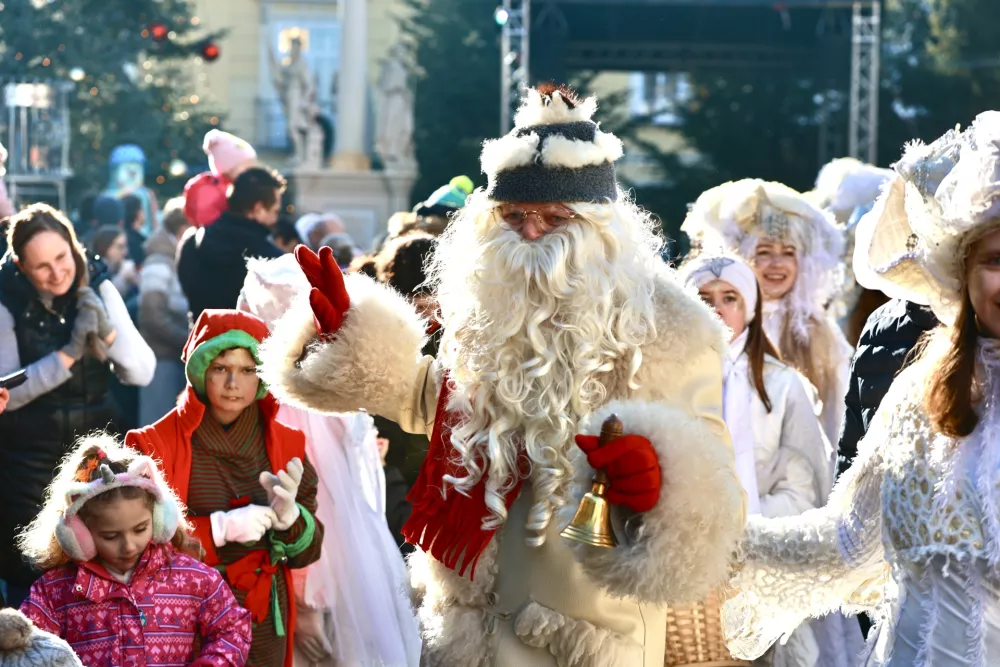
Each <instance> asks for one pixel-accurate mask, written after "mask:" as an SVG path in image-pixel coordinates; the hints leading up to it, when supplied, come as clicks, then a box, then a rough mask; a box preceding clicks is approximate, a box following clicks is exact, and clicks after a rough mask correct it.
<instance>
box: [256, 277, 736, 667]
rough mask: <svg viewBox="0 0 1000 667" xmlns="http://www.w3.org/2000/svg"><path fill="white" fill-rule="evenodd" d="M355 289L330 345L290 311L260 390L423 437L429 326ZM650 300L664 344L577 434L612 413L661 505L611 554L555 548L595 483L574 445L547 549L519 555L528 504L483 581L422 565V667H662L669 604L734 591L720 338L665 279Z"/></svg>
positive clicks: (380, 291) (486, 563)
mask: <svg viewBox="0 0 1000 667" xmlns="http://www.w3.org/2000/svg"><path fill="white" fill-rule="evenodd" d="M346 284H347V289H348V292H349V293H350V297H351V308H350V310H349V311H348V313H347V317H346V320H345V323H344V326H343V327H342V329H341V330H340V332H339V333H338V335H337V336H336V337H335V338H334V339H333V340H331V341H320V340H319V339H318V338H317V336H316V330H315V327H314V325H313V317H312V312H311V311H310V309H309V305H308V300H306V299H302V300H300V301H299V302H297V303H295V304H293V306H292V307H291V308H290V310H289V312H288V313H287V314H286V315H285V316H284V317H283V318H282V320H281V321H280V322H279V323H278V325H277V327H276V329H275V331H274V333H273V335H272V337H271V338H270V339H269V340H268V341H267V342H265V344H264V346H263V347H262V356H263V362H264V363H263V369H262V376H263V378H264V380H265V381H266V382H268V383H269V384H270V386H271V389H272V391H273V392H274V393H275V394H276V395H277V396H278V397H279V398H280V399H281V400H284V401H288V402H291V403H294V404H297V405H301V406H305V407H307V408H310V409H313V410H317V411H321V412H345V411H353V410H358V409H366V410H368V411H370V412H372V413H375V414H381V415H383V416H385V417H387V418H389V419H393V420H396V421H397V422H399V423H400V424H401V425H402V426H403V428H405V429H407V430H410V431H412V432H422V433H427V434H430V433H431V431H432V429H433V426H434V424H433V420H434V415H435V408H436V403H437V394H438V390H439V383H440V377H441V374H442V373H441V371H442V369H440V368H438V366H437V364H436V362H435V361H434V360H433V359H430V358H421V356H420V348H421V340H422V337H423V331H424V328H423V325H422V322H421V321H420V319H419V318H418V316H417V315H416V313H415V312H414V310H413V308H412V307H411V306H410V305H409V304H408V303H407V302H406V301H405V300H404V299H403V298H402V297H400V296H399V295H397V294H395V293H393V292H391V291H389V290H387V289H386V288H384V287H382V286H379V285H377V284H376V283H374V282H373V281H371V280H369V279H368V278H366V277H364V276H360V275H352V276H348V277H347V279H346ZM654 301H655V309H656V328H657V338H656V339H655V340H654V341H653V342H652V343H650V344H647V345H645V346H644V347H643V348H642V366H641V369H640V371H639V374H638V377H637V378H636V379H637V381H638V382H639V384H640V388H639V389H638V390H636V391H631V390H628V389H623V390H618V391H617V392H615V393H616V394H617V395H616V396H614V397H613V399H612V400H610V401H608V403H607V404H605V405H604V406H602V407H601V408H600V409H599V410H596V411H595V412H594V413H593V414H591V415H589V416H587V417H586V418H584V419H582V420H581V421H580V424H579V428H578V430H579V432H581V433H587V434H597V433H598V432H599V430H600V425H601V423H602V422H603V420H604V419H605V418H607V417H608V416H609V415H611V414H612V413H615V414H617V415H618V417H620V418H621V420H622V421H623V422H624V424H625V431H626V433H634V434H638V435H642V436H645V437H647V438H649V440H650V441H651V442H652V444H653V447H654V448H655V450H656V452H657V454H658V455H659V457H660V465H661V468H662V471H663V487H662V489H661V495H660V500H659V503H658V504H657V506H656V507H655V508H654V509H653V510H651V511H650V512H647V513H645V514H642V515H634V516H628V514H629V513H628V511H627V510H625V509H624V508H618V507H614V508H613V513H614V517H613V519H614V521H615V524H616V532H617V534H618V536H619V539H620V542H621V544H620V545H619V546H618V547H616V548H614V549H598V548H594V547H589V546H584V545H578V544H575V543H570V542H568V541H566V540H564V539H562V538H560V537H559V535H558V532H559V530H560V529H562V528H563V527H564V526H565V525H566V524H567V523H568V522H569V520H570V518H571V517H572V515H573V513H574V512H575V509H576V506H577V504H578V500H579V498H580V497H582V496H583V494H584V493H586V492H587V491H589V490H590V480H591V478H592V476H593V474H594V471H593V470H592V469H591V468H590V467H589V466H588V464H587V459H586V457H585V456H584V455H583V454H582V452H579V451H577V450H575V448H574V451H573V452H572V453H571V457H574V464H575V467H576V476H575V479H574V480H573V490H572V498H571V499H570V502H569V503H568V504H567V505H566V507H564V508H563V509H562V510H561V512H560V514H558V515H557V516H556V518H555V520H554V521H553V522H552V524H551V525H550V527H549V532H548V534H547V539H546V542H545V544H544V545H543V546H542V547H538V548H533V547H528V546H527V545H526V544H525V528H524V525H525V517H526V515H527V511H528V508H529V506H530V504H531V501H530V492H527V493H522V494H521V497H520V498H518V500H517V501H515V503H514V505H513V507H512V508H511V509H510V513H509V517H508V520H507V522H506V523H505V524H504V526H503V527H502V528H501V529H500V530H499V531H498V532H497V535H496V537H495V538H494V539H493V540H492V542H491V543H490V545H489V546H488V547H487V549H486V551H485V552H484V553H483V555H482V557H481V558H480V560H479V563H478V565H477V568H476V572H475V577H474V580H470V579H469V578H468V577H460V576H459V575H457V574H456V573H455V572H453V571H452V570H449V569H447V568H445V567H444V566H443V565H441V564H440V563H439V562H437V561H436V560H434V559H433V558H431V557H430V556H429V555H427V554H424V553H422V552H420V551H418V552H417V553H415V554H414V555H413V557H411V559H410V570H411V583H412V585H413V593H414V600H415V602H416V603H417V604H418V605H419V610H418V613H419V617H420V621H421V625H422V635H423V640H424V650H423V658H422V662H423V663H424V664H425V665H429V666H434V667H438V666H440V667H451V666H456V667H458V666H460V667H536V666H537V667H543V666H544V667H557V666H558V667H662V664H663V653H664V640H665V632H666V614H665V606H666V605H667V604H678V603H682V602H686V601H694V600H698V599H701V598H703V597H704V596H705V595H706V594H707V593H708V591H709V590H710V589H711V588H713V587H715V586H718V585H719V584H720V583H722V582H723V581H724V580H725V578H726V574H727V566H728V563H729V560H730V557H731V555H732V554H733V550H734V548H735V546H736V543H737V541H738V539H739V536H740V535H741V532H742V529H743V526H744V523H745V513H746V510H745V507H746V499H745V496H744V493H743V491H742V488H741V486H740V483H739V481H738V479H737V477H736V474H735V471H734V464H733V453H732V447H731V444H730V440H729V436H728V433H727V431H726V428H725V425H724V423H723V421H722V355H723V354H725V353H726V349H727V344H726V333H725V331H724V329H723V327H722V325H721V323H720V322H719V321H718V319H717V318H716V317H715V316H714V314H712V312H711V311H710V310H709V309H708V307H707V306H705V305H704V304H703V303H702V302H701V301H700V300H699V299H698V298H697V297H696V296H695V295H694V294H693V293H690V292H687V291H685V290H684V289H683V288H682V287H680V286H679V285H678V284H677V283H676V282H675V280H674V277H673V273H672V272H671V271H670V270H668V269H667V268H666V267H665V266H664V267H662V268H661V269H660V275H658V276H657V281H656V290H655V294H654ZM620 376H621V377H622V378H624V377H625V369H624V368H621V369H620ZM625 384H626V383H624V382H619V383H618V385H619V386H622V385H625ZM525 488H527V485H526V486H525Z"/></svg>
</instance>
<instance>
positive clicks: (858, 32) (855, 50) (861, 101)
mask: <svg viewBox="0 0 1000 667" xmlns="http://www.w3.org/2000/svg"><path fill="white" fill-rule="evenodd" d="M881 21H882V7H881V2H880V0H855V2H854V3H853V18H852V22H851V103H850V111H851V121H850V126H849V134H848V153H849V154H850V156H851V157H854V158H857V159H859V160H862V161H864V162H870V163H872V164H875V162H876V160H877V159H878V94H879V51H880V49H881V42H882V38H881V35H882V30H881Z"/></svg>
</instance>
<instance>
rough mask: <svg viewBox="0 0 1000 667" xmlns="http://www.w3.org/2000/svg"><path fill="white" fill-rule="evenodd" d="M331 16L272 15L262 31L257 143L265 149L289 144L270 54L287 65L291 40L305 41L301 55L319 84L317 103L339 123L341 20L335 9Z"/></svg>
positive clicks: (327, 114) (317, 84) (321, 109)
mask: <svg viewBox="0 0 1000 667" xmlns="http://www.w3.org/2000/svg"><path fill="white" fill-rule="evenodd" d="M330 13H331V18H329V19H323V18H317V19H311V20H306V21H303V20H301V19H299V18H295V17H292V16H281V15H276V14H273V15H272V16H271V17H270V20H268V21H267V24H266V25H265V26H264V28H263V30H262V31H261V34H262V36H263V40H264V44H262V47H263V48H262V49H261V76H260V94H259V96H258V100H257V144H258V145H259V146H261V147H262V148H272V149H285V148H288V147H289V141H288V130H287V125H286V123H285V114H284V111H283V110H282V107H281V97H280V96H279V94H278V91H277V89H276V87H275V85H274V73H273V72H272V70H271V62H270V53H274V56H275V58H276V59H277V60H278V62H279V63H280V64H281V65H282V66H284V65H287V64H288V63H289V60H290V55H289V54H290V52H291V50H292V40H293V39H294V38H298V39H299V40H301V42H302V57H303V58H305V61H306V63H307V65H308V66H309V71H310V72H312V74H313V77H314V82H315V84H316V102H317V105H318V106H319V109H320V113H322V114H325V115H326V116H327V117H329V118H330V120H331V122H333V123H334V126H336V106H337V105H336V95H335V90H334V87H335V85H336V77H337V72H338V71H339V69H340V22H339V21H337V19H336V18H335V17H336V10H335V9H334V10H331V12H330Z"/></svg>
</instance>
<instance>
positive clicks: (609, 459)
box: [576, 435, 662, 512]
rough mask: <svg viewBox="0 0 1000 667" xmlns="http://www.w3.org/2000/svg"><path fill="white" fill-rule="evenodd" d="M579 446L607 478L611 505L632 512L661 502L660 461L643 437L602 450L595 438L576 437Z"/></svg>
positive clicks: (626, 437) (630, 437)
mask: <svg viewBox="0 0 1000 667" xmlns="http://www.w3.org/2000/svg"><path fill="white" fill-rule="evenodd" d="M576 444H577V446H578V447H579V448H580V449H582V450H583V451H584V453H585V454H586V455H587V462H588V463H590V467H591V468H593V469H594V470H604V471H605V472H606V473H607V475H608V480H609V482H608V489H607V491H606V492H605V497H606V498H607V499H608V502H609V503H611V504H612V505H624V506H625V507H627V508H629V509H630V510H632V511H633V512H648V511H649V510H651V509H653V508H654V507H656V503H657V501H659V499H660V483H661V477H662V473H661V472H660V459H659V457H658V456H657V455H656V451H655V450H654V449H653V445H652V444H651V443H650V442H649V440H647V439H646V438H644V437H642V436H641V435H623V436H622V437H620V438H618V439H617V440H614V441H613V442H611V443H609V444H607V445H605V446H603V447H600V446H599V438H598V436H596V435H578V436H576Z"/></svg>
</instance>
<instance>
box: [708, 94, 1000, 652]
mask: <svg viewBox="0 0 1000 667" xmlns="http://www.w3.org/2000/svg"><path fill="white" fill-rule="evenodd" d="M956 162H957V164H956ZM896 171H897V172H898V173H899V177H897V178H896V179H895V180H894V181H893V182H892V185H891V187H890V188H889V190H888V192H887V193H886V194H885V195H883V197H882V198H880V199H879V201H878V203H877V204H876V206H875V209H874V210H873V211H872V212H871V213H870V214H869V215H868V216H866V217H865V218H864V220H862V222H861V224H860V225H859V229H858V237H857V248H856V251H855V267H856V269H857V273H858V278H859V280H860V281H861V282H862V284H864V285H865V286H866V287H869V288H875V289H883V290H884V291H886V292H887V293H889V294H890V295H891V296H894V297H900V298H905V299H909V300H913V301H917V302H921V303H925V304H928V303H929V304H930V305H931V306H932V307H933V309H934V312H935V314H936V315H937V316H938V317H939V318H940V319H941V320H942V321H943V322H945V323H951V322H953V320H954V317H955V315H956V312H957V309H958V304H959V300H958V294H959V290H960V289H961V282H962V275H963V270H962V259H961V258H962V256H963V254H964V251H965V249H966V247H967V244H968V243H969V242H970V240H972V239H975V238H979V237H980V236H981V234H979V233H977V232H982V230H983V229H988V228H989V227H988V225H991V224H992V222H991V221H993V220H995V218H996V215H997V212H998V209H1000V114H998V113H996V112H989V113H987V114H983V115H981V116H980V117H979V118H977V120H976V122H975V123H974V124H973V126H972V127H971V128H970V130H967V131H966V132H965V133H964V134H962V135H960V134H959V133H958V132H955V131H952V132H949V133H948V134H946V135H945V136H944V137H942V138H941V139H939V140H938V141H936V142H934V143H933V144H931V145H930V146H925V145H922V144H916V145H914V146H911V147H909V148H908V149H907V151H906V153H905V154H904V156H903V159H902V160H901V162H900V163H899V164H897V166H896ZM984 223H985V224H984ZM969 232H973V233H971V234H970V233H969ZM929 372H933V366H932V364H931V362H929V361H920V362H917V363H916V364H914V365H913V366H911V367H910V368H908V369H906V370H905V371H904V372H903V373H902V374H900V376H899V377H898V378H897V379H896V381H895V382H894V383H893V385H892V388H891V389H890V390H889V393H888V394H887V395H886V397H885V400H883V401H882V407H881V408H880V410H879V412H878V414H877V415H876V417H875V420H874V421H873V423H872V426H871V428H870V429H869V431H868V434H867V435H866V436H865V438H864V440H863V441H862V442H861V444H860V445H859V448H858V449H859V452H858V457H857V459H856V460H855V462H854V464H853V465H852V466H851V468H850V470H849V471H848V472H847V473H845V475H844V476H843V477H842V478H841V480H840V481H839V482H838V484H837V487H836V488H835V489H834V491H833V494H832V496H831V498H830V501H829V503H828V504H827V506H826V507H824V508H822V509H818V510H814V511H811V512H807V513H806V514H804V515H802V516H800V517H795V518H789V519H780V520H760V519H755V520H753V521H751V523H750V524H749V525H748V528H747V535H746V540H745V543H744V552H743V558H744V561H743V564H742V569H741V570H740V571H739V572H738V574H737V575H736V576H735V578H734V580H733V582H732V584H733V586H734V588H735V589H737V590H738V591H739V592H738V594H737V595H736V597H734V598H733V599H732V600H730V601H729V602H728V603H727V604H726V606H725V608H724V619H725V621H726V624H727V627H728V634H729V638H730V642H729V646H730V649H731V650H732V651H733V652H734V653H735V654H737V655H742V656H753V655H758V654H760V653H762V652H763V651H764V650H766V649H767V647H768V646H769V645H770V644H771V643H772V642H773V641H774V640H775V639H777V638H778V637H780V636H781V635H782V634H784V633H786V632H787V631H788V630H790V629H792V628H794V627H795V626H797V625H798V624H799V623H800V622H801V621H802V620H803V619H804V618H808V617H809V616H811V615H817V614H822V613H825V612H826V611H829V610H831V609H837V608H844V609H868V610H872V611H873V612H874V613H875V615H876V618H877V619H878V628H877V631H875V632H873V633H872V635H871V636H870V637H869V647H868V651H867V654H866V655H865V657H864V658H863V660H862V664H863V665H866V666H870V667H874V666H877V665H882V666H891V667H903V666H906V667H909V666H911V665H934V667H952V666H965V665H969V666H983V665H995V664H998V662H1000V576H998V573H1000V569H998V567H1000V490H998V488H1000V475H998V472H997V471H998V468H1000V407H998V405H997V399H998V398H1000V347H998V343H997V342H996V341H988V342H983V341H981V342H980V343H979V350H978V367H977V373H978V374H979V377H980V378H982V380H983V385H982V386H983V395H984V396H985V400H983V401H982V402H981V403H980V404H979V405H978V406H977V412H978V414H979V416H980V421H979V424H978V425H977V427H976V428H975V430H974V431H973V432H972V434H971V435H969V436H968V437H966V438H961V439H953V438H949V437H946V436H943V435H941V434H939V433H937V432H936V431H935V429H934V428H933V426H932V425H931V423H930V421H929V419H928V417H927V415H926V414H925V411H924V408H923V405H922V399H923V391H924V385H925V380H926V377H927V374H928V373H929Z"/></svg>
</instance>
